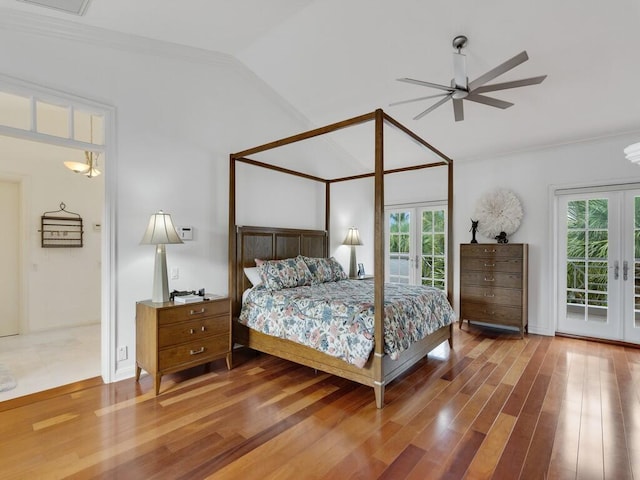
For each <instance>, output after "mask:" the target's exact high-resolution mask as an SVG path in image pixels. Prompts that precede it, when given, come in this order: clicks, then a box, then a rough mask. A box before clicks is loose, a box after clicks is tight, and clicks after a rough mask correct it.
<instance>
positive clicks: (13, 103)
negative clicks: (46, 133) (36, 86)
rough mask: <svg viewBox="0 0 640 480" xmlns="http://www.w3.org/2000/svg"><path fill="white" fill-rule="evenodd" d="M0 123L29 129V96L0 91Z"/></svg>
mask: <svg viewBox="0 0 640 480" xmlns="http://www.w3.org/2000/svg"><path fill="white" fill-rule="evenodd" d="M0 105H2V108H0V125H4V126H6V127H13V128H21V129H23V130H30V129H31V107H30V105H31V101H30V99H29V98H26V97H20V96H18V95H12V94H10V93H4V92H0Z"/></svg>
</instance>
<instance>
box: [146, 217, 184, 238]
mask: <svg viewBox="0 0 640 480" xmlns="http://www.w3.org/2000/svg"><path fill="white" fill-rule="evenodd" d="M140 243H141V244H142V245H166V244H169V243H183V242H182V239H181V238H180V235H178V232H176V227H174V226H173V221H172V220H171V215H170V214H168V213H164V212H163V211H162V210H160V211H158V213H154V214H153V215H151V218H150V219H149V225H148V226H147V230H146V231H145V232H144V236H143V237H142V240H141V241H140Z"/></svg>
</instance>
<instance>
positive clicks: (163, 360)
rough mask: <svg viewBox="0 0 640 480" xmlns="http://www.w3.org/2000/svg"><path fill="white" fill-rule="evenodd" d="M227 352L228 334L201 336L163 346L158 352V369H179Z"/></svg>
mask: <svg viewBox="0 0 640 480" xmlns="http://www.w3.org/2000/svg"><path fill="white" fill-rule="evenodd" d="M227 352H229V335H216V336H214V337H203V338H201V339H199V340H195V341H193V342H189V343H185V344H182V345H177V346H175V347H171V348H165V349H162V350H160V351H159V352H158V364H159V370H160V371H166V370H169V369H172V370H180V369H182V368H186V367H188V366H189V364H190V363H193V364H194V365H197V364H200V363H203V362H204V361H206V359H207V358H212V359H213V358H215V357H220V356H223V355H224V354H226V353H227Z"/></svg>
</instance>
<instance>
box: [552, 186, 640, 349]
mask: <svg viewBox="0 0 640 480" xmlns="http://www.w3.org/2000/svg"><path fill="white" fill-rule="evenodd" d="M635 189H640V182H638V181H632V182H630V181H628V180H626V179H619V180H615V179H614V180H611V181H609V182H607V183H595V182H588V183H574V184H566V185H550V186H549V189H548V191H549V206H550V208H551V215H550V216H549V221H550V222H551V225H550V228H549V237H550V238H549V245H551V248H552V252H551V255H549V263H550V265H549V272H551V276H552V278H551V281H549V290H548V292H549V298H550V299H551V301H550V302H549V312H548V318H549V319H551V321H550V324H549V325H548V327H547V329H548V334H549V335H556V334H557V333H558V321H559V316H558V312H559V307H560V305H559V302H560V294H559V292H560V285H559V281H558V279H559V271H558V268H559V267H558V265H559V264H560V261H561V260H560V257H559V252H560V241H564V239H561V238H560V223H559V222H560V215H559V213H560V212H559V207H560V205H559V203H560V198H559V197H560V195H565V194H576V195H577V194H581V193H585V194H587V193H598V192H609V191H623V190H635ZM621 329H622V331H623V333H624V330H625V329H626V325H624V322H623V325H622V326H621ZM585 338H586V337H585ZM620 341H623V340H620Z"/></svg>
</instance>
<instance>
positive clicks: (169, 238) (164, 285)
mask: <svg viewBox="0 0 640 480" xmlns="http://www.w3.org/2000/svg"><path fill="white" fill-rule="evenodd" d="M140 243H141V244H143V245H156V257H155V263H154V272H153V293H152V295H151V301H152V302H157V303H162V302H168V301H169V280H168V279H167V253H166V249H165V244H167V243H183V242H182V239H181V238H180V236H179V235H178V232H176V228H175V227H174V226H173V221H172V220H171V215H169V214H168V213H164V212H163V211H162V210H160V211H159V212H158V213H154V214H153V215H151V218H150V219H149V225H148V226H147V230H146V232H144V236H143V237H142V241H141V242H140Z"/></svg>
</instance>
